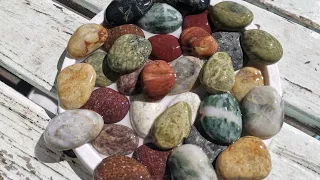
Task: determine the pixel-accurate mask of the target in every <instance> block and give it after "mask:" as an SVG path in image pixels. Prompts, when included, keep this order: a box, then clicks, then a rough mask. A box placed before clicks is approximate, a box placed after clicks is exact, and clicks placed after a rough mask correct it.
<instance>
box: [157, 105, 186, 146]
mask: <svg viewBox="0 0 320 180" xmlns="http://www.w3.org/2000/svg"><path fill="white" fill-rule="evenodd" d="M190 121H191V108H190V106H189V104H188V103H186V102H178V103H176V104H175V105H173V106H171V107H169V108H168V109H167V110H165V111H164V112H163V113H162V114H160V115H159V116H158V117H157V119H156V120H155V122H154V124H153V126H152V129H151V136H152V140H153V143H154V144H155V145H156V146H157V147H159V148H160V149H171V148H174V147H176V146H177V145H178V144H180V143H181V142H182V140H183V138H185V137H187V136H188V135H189V133H190V128H191V125H190Z"/></svg>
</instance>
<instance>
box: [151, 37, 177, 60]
mask: <svg viewBox="0 0 320 180" xmlns="http://www.w3.org/2000/svg"><path fill="white" fill-rule="evenodd" d="M149 41H150V43H151V45H152V52H151V58H152V59H162V60H164V61H166V62H171V61H173V60H175V59H177V58H178V57H180V56H181V55H182V50H181V47H180V44H179V40H178V38H176V37H174V36H172V35H169V34H159V35H155V36H152V37H151V38H149Z"/></svg>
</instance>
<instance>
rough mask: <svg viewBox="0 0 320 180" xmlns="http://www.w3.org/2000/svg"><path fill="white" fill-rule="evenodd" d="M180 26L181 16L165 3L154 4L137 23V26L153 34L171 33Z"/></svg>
mask: <svg viewBox="0 0 320 180" xmlns="http://www.w3.org/2000/svg"><path fill="white" fill-rule="evenodd" d="M181 24H182V15H181V13H180V12H179V11H177V10H176V9H175V8H173V7H172V6H170V5H168V4H166V3H155V4H154V5H153V6H152V8H151V9H150V10H149V11H148V12H147V13H146V14H145V15H144V16H143V17H142V18H141V19H140V20H139V21H138V26H139V27H141V28H142V29H144V30H146V31H149V32H151V33H154V34H166V33H172V32H174V31H175V30H177V29H178V28H179V27H180V26H181Z"/></svg>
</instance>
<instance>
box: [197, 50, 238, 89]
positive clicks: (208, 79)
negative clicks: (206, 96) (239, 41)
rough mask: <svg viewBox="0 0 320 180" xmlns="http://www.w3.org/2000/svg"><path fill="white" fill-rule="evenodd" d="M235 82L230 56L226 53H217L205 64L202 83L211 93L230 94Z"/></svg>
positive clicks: (201, 75)
mask: <svg viewBox="0 0 320 180" xmlns="http://www.w3.org/2000/svg"><path fill="white" fill-rule="evenodd" d="M234 81H235V76H234V70H233V66H232V61H231V58H230V56H229V55H228V54H227V53H225V52H217V53H215V54H214V55H213V56H212V57H211V58H210V59H209V60H208V61H207V63H206V64H205V66H204V68H203V69H202V73H201V74H200V82H201V83H202V84H203V85H204V87H205V88H206V90H207V91H208V92H209V93H221V92H228V91H229V90H230V89H231V88H232V86H233V84H234Z"/></svg>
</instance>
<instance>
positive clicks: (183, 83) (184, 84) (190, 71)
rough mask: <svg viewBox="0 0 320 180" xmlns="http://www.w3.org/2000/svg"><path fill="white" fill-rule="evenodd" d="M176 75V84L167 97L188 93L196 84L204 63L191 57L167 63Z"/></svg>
mask: <svg viewBox="0 0 320 180" xmlns="http://www.w3.org/2000/svg"><path fill="white" fill-rule="evenodd" d="M169 64H170V66H171V67H172V69H173V70H174V72H175V73H176V83H175V85H174V86H173V89H172V90H171V91H170V92H169V95H175V94H180V93H184V92H188V91H190V90H191V89H192V88H193V87H194V86H195V84H196V82H197V80H198V76H199V74H200V71H201V69H202V66H203V64H204V61H202V60H200V59H199V58H196V57H192V56H183V57H181V58H178V59H176V60H174V61H172V62H170V63H169Z"/></svg>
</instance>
